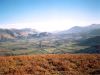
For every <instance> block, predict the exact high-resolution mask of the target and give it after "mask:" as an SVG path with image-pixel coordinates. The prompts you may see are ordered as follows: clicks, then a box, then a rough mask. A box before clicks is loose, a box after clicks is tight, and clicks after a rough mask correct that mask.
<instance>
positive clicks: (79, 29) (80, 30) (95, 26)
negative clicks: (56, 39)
mask: <svg viewBox="0 0 100 75" xmlns="http://www.w3.org/2000/svg"><path fill="white" fill-rule="evenodd" d="M95 29H100V24H92V25H89V26H86V27H80V26H74V27H72V28H70V29H68V30H65V31H62V32H60V33H64V34H70V33H85V32H90V31H91V30H95Z"/></svg>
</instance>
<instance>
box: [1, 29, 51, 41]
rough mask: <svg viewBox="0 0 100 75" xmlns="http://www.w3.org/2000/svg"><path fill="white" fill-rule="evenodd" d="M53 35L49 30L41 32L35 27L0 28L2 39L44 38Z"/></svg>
mask: <svg viewBox="0 0 100 75" xmlns="http://www.w3.org/2000/svg"><path fill="white" fill-rule="evenodd" d="M49 35H51V33H49V32H39V31H37V30H35V29H30V28H24V29H0V41H7V40H15V39H24V38H26V39H30V38H42V37H46V36H49Z"/></svg>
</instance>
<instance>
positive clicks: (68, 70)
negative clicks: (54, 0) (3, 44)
mask: <svg viewBox="0 0 100 75" xmlns="http://www.w3.org/2000/svg"><path fill="white" fill-rule="evenodd" d="M97 74H98V75H99V74H100V55H99V54H47V55H45V54H44V55H31V56H7V57H6V56H5V57H3V56H1V57H0V75H97Z"/></svg>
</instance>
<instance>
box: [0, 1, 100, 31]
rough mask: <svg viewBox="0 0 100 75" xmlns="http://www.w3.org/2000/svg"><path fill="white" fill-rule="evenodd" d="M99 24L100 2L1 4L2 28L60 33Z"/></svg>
mask: <svg viewBox="0 0 100 75" xmlns="http://www.w3.org/2000/svg"><path fill="white" fill-rule="evenodd" d="M90 24H100V0H0V28H18V29H20V28H33V29H37V30H39V31H49V32H51V31H60V30H65V29H69V28H71V27H73V26H87V25H90Z"/></svg>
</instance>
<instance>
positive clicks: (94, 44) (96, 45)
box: [75, 36, 100, 54]
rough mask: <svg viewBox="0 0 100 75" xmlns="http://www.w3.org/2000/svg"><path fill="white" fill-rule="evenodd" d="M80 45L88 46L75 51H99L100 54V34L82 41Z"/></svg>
mask: <svg viewBox="0 0 100 75" xmlns="http://www.w3.org/2000/svg"><path fill="white" fill-rule="evenodd" d="M78 45H81V46H88V48H85V49H81V50H79V51H75V53H98V54H100V36H95V37H92V38H88V39H86V40H82V41H80V43H79V44H78Z"/></svg>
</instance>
